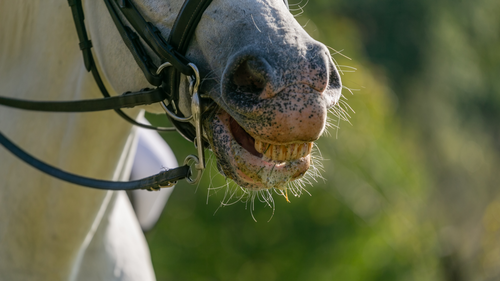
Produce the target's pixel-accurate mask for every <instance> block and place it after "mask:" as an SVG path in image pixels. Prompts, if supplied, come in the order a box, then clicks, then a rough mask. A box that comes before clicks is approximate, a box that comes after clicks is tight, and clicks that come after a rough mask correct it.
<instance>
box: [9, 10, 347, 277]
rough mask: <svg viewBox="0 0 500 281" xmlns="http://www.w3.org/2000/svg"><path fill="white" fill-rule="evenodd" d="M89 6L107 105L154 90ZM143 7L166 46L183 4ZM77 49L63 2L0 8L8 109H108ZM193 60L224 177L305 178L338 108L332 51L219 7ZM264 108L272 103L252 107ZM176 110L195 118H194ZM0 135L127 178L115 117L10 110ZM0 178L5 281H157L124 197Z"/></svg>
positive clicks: (268, 16) (209, 16) (52, 158)
mask: <svg viewBox="0 0 500 281" xmlns="http://www.w3.org/2000/svg"><path fill="white" fill-rule="evenodd" d="M83 2H84V10H85V16H86V24H87V27H88V31H89V34H90V37H91V40H92V42H93V45H94V48H93V52H94V54H95V57H96V64H97V66H98V69H99V70H100V72H101V73H102V76H103V79H104V83H105V84H106V86H107V88H108V89H109V91H110V92H111V94H114V95H117V94H121V93H122V92H125V91H128V90H138V89H141V88H144V87H148V86H149V84H148V83H147V81H146V80H145V78H144V77H143V75H142V72H141V70H140V69H139V68H138V66H137V65H136V63H135V61H134V60H133V58H132V56H131V55H130V53H129V52H128V49H127V48H126V47H125V45H124V44H123V42H122V40H121V38H120V36H119V34H118V32H117V31H116V28H115V26H114V24H113V22H112V20H111V18H110V16H109V14H108V12H107V10H106V8H105V6H104V3H103V2H102V1H98V0H94V1H89V0H85V1H83ZM134 3H135V4H136V6H137V7H138V9H139V10H140V11H141V13H142V14H143V15H144V17H145V18H146V19H148V21H151V22H152V23H154V24H155V25H156V26H157V27H158V28H159V29H160V30H161V32H162V33H163V35H164V36H167V35H168V33H169V31H170V27H171V26H172V24H173V22H174V20H175V18H176V15H177V13H178V11H179V9H180V7H181V5H182V1H181V0H169V1H165V0H136V1H134ZM77 43H78V39H77V35H76V32H75V26H74V24H73V19H72V17H71V12H70V8H69V7H68V4H67V1H63V0H44V1H41V0H29V1H28V0H16V1H1V2H0V95H4V96H11V97H17V98H27V99H39V100H79V99H89V98H99V97H100V92H99V90H98V88H97V86H96V84H95V82H94V80H93V78H92V76H91V75H90V74H89V73H87V71H86V70H85V68H84V65H83V62H82V55H81V52H80V50H79V49H78V47H77ZM187 57H188V58H189V59H190V60H191V61H192V62H194V63H195V64H197V65H198V67H199V68H200V69H201V72H202V76H204V77H207V78H210V79H208V80H205V81H204V83H203V84H202V88H203V91H204V92H205V93H206V95H208V96H210V98H212V99H213V100H214V101H216V103H217V108H216V109H215V110H214V111H213V113H214V114H211V115H210V118H207V120H205V124H204V125H205V126H204V128H205V130H206V132H207V138H208V140H209V142H210V144H211V146H212V150H213V151H214V153H215V155H216V156H217V158H218V161H219V166H220V169H221V172H223V173H224V174H225V175H226V176H227V177H229V178H231V179H233V180H234V181H235V182H237V183H238V184H240V185H241V186H245V187H247V188H249V189H254V190H256V189H265V188H270V187H278V188H283V186H284V184H286V183H287V182H290V181H291V180H294V179H296V178H299V177H301V176H302V175H303V174H304V173H305V172H306V170H307V168H308V167H309V161H310V155H309V152H310V150H309V148H310V147H311V142H312V141H314V140H315V139H317V138H318V137H319V135H321V133H322V132H323V130H324V125H325V124H324V123H325V120H326V112H327V110H328V108H329V107H331V106H333V105H334V104H335V103H336V102H337V101H338V99H339V97H340V80H339V78H338V74H337V72H336V70H335V67H334V66H333V63H332V62H331V59H330V58H329V53H328V51H327V50H326V48H325V47H324V46H323V45H321V44H319V43H317V42H316V41H314V40H313V39H311V38H310V37H309V36H308V35H307V34H306V33H305V32H304V31H303V30H302V28H301V27H300V25H299V24H298V23H297V22H296V21H295V20H294V18H293V16H292V15H291V14H290V13H289V11H288V10H287V7H286V5H285V4H284V3H283V2H282V0H259V1H256V0H238V1H235V0H214V1H213V3H212V4H211V5H210V6H209V7H208V9H207V10H206V12H205V13H204V15H203V17H202V19H201V22H200V24H199V26H198V27H197V30H196V34H195V38H194V40H193V41H192V43H191V45H190V48H189V50H188V54H187ZM185 86H186V85H184V84H182V85H181V91H184V88H185ZM229 92H234V95H232V96H231V95H229ZM228 95H229V96H228ZM256 99H257V100H265V101H266V103H265V104H264V105H258V104H253V105H250V104H249V103H251V102H253V101H255V100H256ZM238 101H241V103H239V102H238ZM245 103H246V104H245ZM245 107H248V108H245ZM249 108H252V110H247V109H249ZM180 109H181V111H182V112H184V113H185V114H186V115H189V113H190V112H189V106H188V105H185V104H184V105H182V104H181V106H180ZM146 110H150V111H153V112H159V110H160V108H159V107H156V106H151V107H148V108H146ZM138 112H139V111H138V110H134V111H131V114H135V115H137V114H138ZM252 112H254V113H256V115H255V114H254V115H252V114H251V113H252ZM275 113H277V114H275ZM255 116H257V117H255ZM259 116H260V117H259ZM236 122H237V123H236ZM0 130H1V131H2V132H3V133H5V135H7V136H8V137H9V138H10V139H11V140H13V141H14V142H15V143H17V144H18V145H20V146H21V147H22V148H24V149H26V150H27V151H29V152H30V153H32V154H34V155H35V156H36V157H38V158H40V159H43V160H44V161H47V162H49V163H50V164H52V165H54V166H57V167H63V168H64V170H67V171H70V172H73V173H76V174H81V175H84V176H89V177H95V178H101V179H112V180H126V179H128V177H129V173H130V166H131V163H132V161H131V159H132V154H131V149H130V148H131V147H132V146H133V143H134V141H135V140H136V138H135V133H134V132H135V131H134V130H132V129H131V125H129V124H127V123H126V122H123V121H122V120H121V119H120V118H119V117H117V116H116V115H115V114H114V112H100V113H84V114H61V113H54V114H52V113H38V112H27V111H21V110H16V109H9V108H5V107H1V109H0ZM254 146H255V148H253V147H254ZM264 146H266V147H267V148H265V147H264ZM271 146H272V147H271ZM245 163H246V164H247V165H245ZM0 168H1V169H0V280H9V281H10V280H154V279H155V277H154V272H153V268H152V265H151V260H150V255H149V251H148V247H147V244H146V241H145V239H144V236H143V234H142V232H141V230H140V227H139V225H138V223H137V220H136V218H135V216H134V214H133V211H132V208H131V205H130V202H129V201H128V199H127V197H126V195H125V193H123V192H111V191H108V192H106V191H98V190H92V189H88V188H83V187H78V186H74V185H71V184H67V183H65V182H62V181H60V180H57V179H54V178H51V177H49V176H46V175H44V174H42V173H40V172H38V171H36V170H34V169H32V168H31V167H28V166H26V165H25V164H24V163H22V162H21V161H19V160H18V159H15V158H14V157H13V156H12V155H11V154H9V153H8V152H7V151H5V150H3V149H0ZM153 172H154V171H153ZM261 172H262V173H261Z"/></svg>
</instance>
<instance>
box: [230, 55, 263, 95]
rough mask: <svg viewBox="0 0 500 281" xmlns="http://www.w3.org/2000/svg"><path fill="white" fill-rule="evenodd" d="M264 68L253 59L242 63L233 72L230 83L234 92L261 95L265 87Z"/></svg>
mask: <svg viewBox="0 0 500 281" xmlns="http://www.w3.org/2000/svg"><path fill="white" fill-rule="evenodd" d="M264 68H265V66H264V65H263V63H262V62H260V61H256V60H254V59H248V60H245V61H243V62H242V63H241V64H240V65H239V66H238V67H237V68H236V70H235V71H234V72H233V77H232V82H233V85H234V86H235V87H236V91H238V92H244V93H261V92H262V90H263V89H264V87H265V85H266V79H265V76H264V75H265V74H264V73H265V72H264V71H265V69H264Z"/></svg>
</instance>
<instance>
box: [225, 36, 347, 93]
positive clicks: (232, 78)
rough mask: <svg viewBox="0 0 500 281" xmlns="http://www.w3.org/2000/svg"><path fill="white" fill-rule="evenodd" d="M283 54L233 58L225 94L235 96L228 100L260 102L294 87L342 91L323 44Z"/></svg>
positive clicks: (335, 70)
mask: <svg viewBox="0 0 500 281" xmlns="http://www.w3.org/2000/svg"><path fill="white" fill-rule="evenodd" d="M283 53H284V54H277V55H274V56H273V55H264V54H242V55H240V56H239V57H237V58H235V59H233V61H232V63H230V65H229V66H228V68H227V69H226V71H227V73H226V75H225V76H226V77H225V78H226V79H225V83H224V84H223V87H225V88H226V90H229V91H224V92H226V93H232V95H233V96H232V97H228V98H230V99H231V98H236V96H237V98H238V99H241V98H243V99H253V100H249V102H250V103H251V101H253V102H257V101H258V100H265V99H270V98H273V97H275V96H276V95H277V94H279V93H280V92H281V91H282V90H283V88H285V87H289V86H291V85H303V86H306V87H310V88H312V89H313V90H315V92H317V93H320V94H323V93H325V94H326V95H329V94H331V93H332V92H338V91H340V89H341V88H342V85H341V82H340V76H339V73H338V71H337V68H336V67H335V64H334V63H333V61H332V58H331V57H330V53H329V51H328V49H327V48H326V47H325V46H324V45H323V44H321V43H316V42H314V43H313V44H310V45H309V46H308V47H307V51H304V52H303V53H302V54H295V55H292V54H289V53H287V52H283ZM327 90H330V91H327ZM235 93H240V94H237V95H236V96H234V94H235Z"/></svg>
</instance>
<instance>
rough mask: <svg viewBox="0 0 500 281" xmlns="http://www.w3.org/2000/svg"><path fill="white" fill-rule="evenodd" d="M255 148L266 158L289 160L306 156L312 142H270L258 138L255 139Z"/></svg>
mask: <svg viewBox="0 0 500 281" xmlns="http://www.w3.org/2000/svg"><path fill="white" fill-rule="evenodd" d="M254 146H255V150H257V152H259V153H261V154H263V156H265V157H266V158H268V159H271V160H274V161H280V162H284V161H291V160H296V159H299V158H302V157H304V156H307V155H309V154H310V153H311V150H312V147H313V143H312V142H308V143H302V144H296V143H292V144H288V145H279V144H270V143H266V142H263V141H260V140H255V145H254Z"/></svg>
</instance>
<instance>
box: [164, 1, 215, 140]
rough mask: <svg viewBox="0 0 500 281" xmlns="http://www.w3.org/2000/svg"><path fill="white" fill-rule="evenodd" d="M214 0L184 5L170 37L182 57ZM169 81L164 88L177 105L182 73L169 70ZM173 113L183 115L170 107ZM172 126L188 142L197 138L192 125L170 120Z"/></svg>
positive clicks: (188, 2) (190, 2)
mask: <svg viewBox="0 0 500 281" xmlns="http://www.w3.org/2000/svg"><path fill="white" fill-rule="evenodd" d="M211 2H212V0H186V1H185V2H184V4H183V5H182V7H181V9H180V11H179V14H178V15H177V18H176V19H175V23H174V25H173V27H172V31H171V32H170V35H169V37H168V40H167V42H168V44H170V45H171V46H173V47H174V48H175V49H176V50H177V51H178V52H179V53H181V54H182V55H185V54H186V51H187V48H188V47H189V43H190V42H191V39H192V38H193V36H194V32H195V30H196V27H197V26H198V23H199V22H200V20H201V17H202V15H203V13H204V12H205V10H206V9H207V7H208V6H209V5H210V3H211ZM166 77H167V79H165V80H164V85H163V87H164V88H166V89H168V91H167V93H168V94H169V95H170V97H169V98H170V100H171V101H172V102H171V103H170V104H175V105H177V104H178V103H179V81H180V72H179V71H178V69H177V68H169V69H168V70H167V74H166ZM169 107H170V108H169V109H170V110H171V111H174V112H176V113H177V114H179V115H182V114H181V113H180V112H178V111H176V108H173V107H172V106H171V105H169ZM170 120H171V122H172V124H173V125H174V126H175V127H176V128H177V131H178V132H179V133H180V134H181V135H182V136H183V137H184V138H186V139H187V140H189V141H194V138H195V137H196V132H195V128H194V127H193V126H192V125H191V124H190V123H181V122H177V121H175V120H172V119H170Z"/></svg>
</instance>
